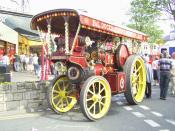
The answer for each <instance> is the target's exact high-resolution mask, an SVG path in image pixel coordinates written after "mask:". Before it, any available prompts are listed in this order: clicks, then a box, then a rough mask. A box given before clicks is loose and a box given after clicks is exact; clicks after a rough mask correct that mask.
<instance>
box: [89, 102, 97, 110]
mask: <svg viewBox="0 0 175 131" xmlns="http://www.w3.org/2000/svg"><path fill="white" fill-rule="evenodd" d="M95 104H96V102H94V103H92V105H91V106H90V107H89V111H90V110H91V109H92V107H93V106H95Z"/></svg>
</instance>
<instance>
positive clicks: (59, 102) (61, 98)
mask: <svg viewBox="0 0 175 131" xmlns="http://www.w3.org/2000/svg"><path fill="white" fill-rule="evenodd" d="M62 99H63V98H61V99H60V100H59V101H58V102H57V104H56V106H58V105H59V103H60V102H61V101H62Z"/></svg>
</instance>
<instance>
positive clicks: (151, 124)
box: [144, 120, 160, 127]
mask: <svg viewBox="0 0 175 131" xmlns="http://www.w3.org/2000/svg"><path fill="white" fill-rule="evenodd" d="M144 121H145V122H146V123H147V124H149V125H150V126H152V127H160V125H159V124H158V123H156V122H155V121H153V120H144Z"/></svg>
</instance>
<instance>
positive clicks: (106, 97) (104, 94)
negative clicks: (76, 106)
mask: <svg viewBox="0 0 175 131" xmlns="http://www.w3.org/2000/svg"><path fill="white" fill-rule="evenodd" d="M110 104H111V89H110V85H109V83H108V81H107V80H106V79H105V78H104V77H101V76H92V77H90V78H88V79H87V80H86V81H85V83H84V84H83V87H82V89H81V93H80V107H81V110H82V112H83V114H84V115H85V116H86V117H87V118H88V119H89V120H91V121H95V120H98V119H100V118H102V117H103V116H105V115H106V113H107V112H108V110H109V108H110Z"/></svg>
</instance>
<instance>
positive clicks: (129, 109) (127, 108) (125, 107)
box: [123, 106, 133, 111]
mask: <svg viewBox="0 0 175 131" xmlns="http://www.w3.org/2000/svg"><path fill="white" fill-rule="evenodd" d="M123 108H124V109H126V110H127V111H131V110H133V109H132V108H131V107H129V106H124V107H123Z"/></svg>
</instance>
